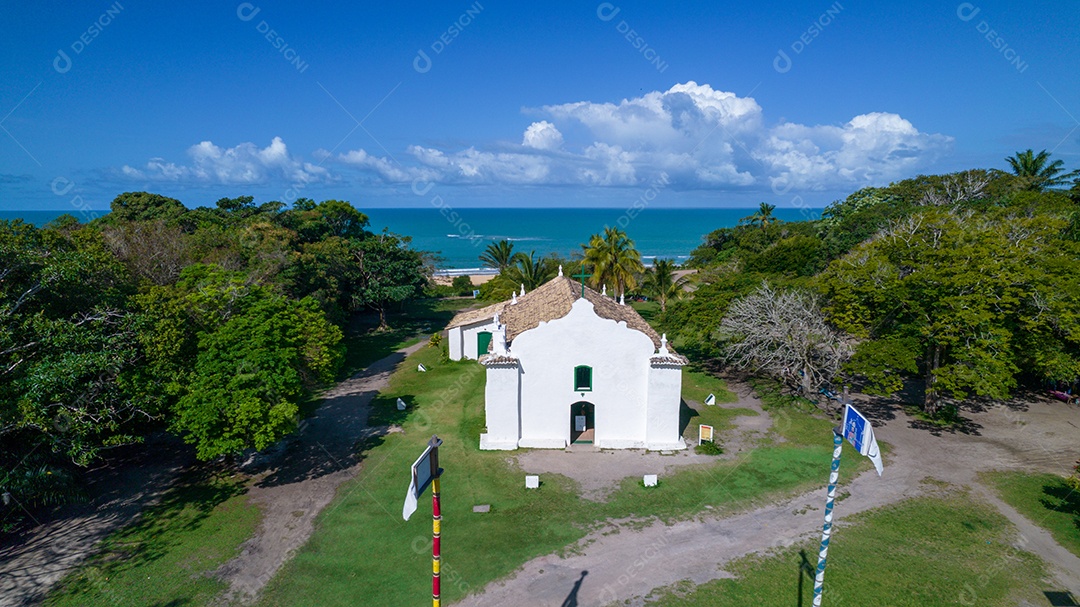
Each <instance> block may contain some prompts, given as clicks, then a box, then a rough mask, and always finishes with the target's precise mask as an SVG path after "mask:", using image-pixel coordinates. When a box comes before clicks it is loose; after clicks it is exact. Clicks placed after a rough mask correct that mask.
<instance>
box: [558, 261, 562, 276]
mask: <svg viewBox="0 0 1080 607" xmlns="http://www.w3.org/2000/svg"><path fill="white" fill-rule="evenodd" d="M559 276H562V264H559Z"/></svg>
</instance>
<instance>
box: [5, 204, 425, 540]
mask: <svg viewBox="0 0 1080 607" xmlns="http://www.w3.org/2000/svg"><path fill="white" fill-rule="evenodd" d="M367 227H368V220H367V217H366V216H365V215H364V214H363V213H361V212H360V211H358V210H357V209H355V208H354V207H353V206H352V205H351V204H349V203H347V202H343V201H337V200H327V201H323V202H320V203H315V202H314V201H312V200H307V199H301V200H298V201H297V202H296V203H295V204H294V205H293V206H292V208H289V209H285V208H284V205H282V204H281V203H277V202H271V203H266V204H262V205H256V204H255V203H254V201H253V199H252V198H251V197H249V196H245V197H239V198H223V199H221V200H219V201H218V202H217V204H216V205H215V206H214V207H200V208H196V209H188V208H186V207H185V206H184V205H183V204H182V203H181V202H180V201H178V200H176V199H173V198H167V197H164V196H159V195H156V194H149V193H146V192H133V193H131V192H129V193H125V194H121V195H120V196H118V197H117V198H116V199H115V200H114V201H113V203H112V212H111V213H109V214H108V215H106V216H104V217H102V218H99V219H97V220H95V221H93V222H91V223H89V224H80V223H78V221H76V220H75V219H74V218H73V217H71V216H62V217H60V218H58V219H56V220H55V221H53V222H52V223H51V224H49V225H47V226H45V227H43V228H37V227H34V226H33V225H30V224H27V223H24V222H22V221H19V220H15V221H3V222H0V259H2V260H3V261H2V262H0V469H3V470H4V476H3V477H0V492H2V493H3V494H4V495H5V498H4V500H3V502H2V503H0V509H2V510H3V515H4V516H3V521H4V523H3V524H4V526H5V527H10V526H11V525H12V524H13V522H14V521H16V520H18V517H19V515H20V514H22V513H24V512H27V511H29V510H32V509H33V508H34V507H37V506H42V505H52V504H56V503H61V502H64V501H70V500H72V499H77V498H78V496H79V492H78V484H77V482H75V481H77V479H78V476H79V474H80V471H81V470H83V469H85V468H86V467H87V466H89V465H91V464H92V463H94V462H95V461H96V460H97V459H98V458H100V457H101V456H102V454H103V453H105V452H107V451H108V450H111V449H114V448H117V447H120V446H124V445H130V444H133V443H139V442H141V441H142V440H143V439H144V437H146V436H148V435H150V434H152V433H156V432H162V431H166V432H170V433H172V434H175V435H177V436H180V437H182V438H183V440H184V441H186V442H188V443H190V444H192V445H193V446H194V448H195V451H196V454H197V456H198V457H199V458H201V459H213V458H217V457H220V456H232V455H236V454H239V453H241V452H243V451H244V450H248V449H263V448H265V447H267V446H269V445H271V444H273V443H274V442H275V441H277V440H279V439H281V438H282V437H284V436H286V435H287V434H289V433H290V432H292V431H293V430H294V429H295V427H296V424H297V421H298V419H299V415H300V411H301V406H302V405H303V404H304V402H305V401H306V400H307V399H308V398H309V395H310V394H311V391H312V390H313V389H315V388H316V387H318V386H320V385H324V384H326V383H327V382H330V381H332V380H333V379H334V378H335V377H336V374H337V372H338V370H339V368H340V365H341V363H342V360H343V359H344V357H345V352H344V348H343V345H342V337H343V329H348V325H349V322H350V319H351V318H352V317H354V316H355V315H356V314H357V313H358V312H362V311H371V312H372V314H373V315H375V316H376V317H377V318H378V325H377V326H378V328H381V329H382V330H384V331H388V330H389V327H388V321H387V318H388V316H387V314H388V310H392V309H394V308H396V307H397V306H400V305H402V304H403V303H404V302H406V301H409V300H411V299H414V298H416V297H418V296H420V295H422V293H423V290H424V288H425V286H426V285H427V281H428V278H427V277H428V276H429V271H428V268H427V267H426V266H427V260H426V258H425V256H424V255H423V254H422V253H420V252H418V251H414V250H412V249H410V248H409V246H408V243H409V241H408V238H407V237H401V236H397V235H394V234H389V233H379V234H376V233H372V232H370V231H368V229H367ZM356 357H357V353H356V352H353V353H350V356H349V358H350V359H355V358H356Z"/></svg>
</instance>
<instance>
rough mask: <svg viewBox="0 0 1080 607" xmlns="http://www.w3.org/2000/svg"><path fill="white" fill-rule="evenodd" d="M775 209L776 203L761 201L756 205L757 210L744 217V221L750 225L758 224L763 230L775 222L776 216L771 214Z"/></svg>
mask: <svg viewBox="0 0 1080 607" xmlns="http://www.w3.org/2000/svg"><path fill="white" fill-rule="evenodd" d="M775 210H776V205H774V204H769V203H767V202H763V203H761V204H760V205H758V210H757V211H756V212H755V213H754V214H753V215H751V216H749V217H747V218H746V222H747V223H749V224H750V225H755V224H757V225H760V226H761V229H762V230H764V229H765V228H766V227H768V226H769V225H770V224H773V223H776V221H777V219H776V216H775V215H773V211H775Z"/></svg>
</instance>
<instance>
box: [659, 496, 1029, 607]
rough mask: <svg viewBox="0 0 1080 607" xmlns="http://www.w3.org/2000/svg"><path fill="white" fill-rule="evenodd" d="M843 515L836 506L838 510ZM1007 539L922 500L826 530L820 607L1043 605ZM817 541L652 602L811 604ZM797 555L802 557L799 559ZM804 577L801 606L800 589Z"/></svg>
mask: <svg viewBox="0 0 1080 607" xmlns="http://www.w3.org/2000/svg"><path fill="white" fill-rule="evenodd" d="M841 507H842V506H841ZM1014 539H1015V530H1014V529H1013V528H1012V526H1011V525H1010V524H1009V522H1008V521H1007V520H1006V519H1005V518H1004V517H1003V516H1001V515H1000V514H998V513H997V512H996V511H995V510H993V508H991V507H989V506H986V505H984V504H980V503H978V502H973V501H972V500H971V499H970V498H969V497H968V496H967V495H966V494H960V493H957V494H953V495H949V496H944V497H925V498H917V499H912V500H908V501H906V502H902V503H900V504H897V505H895V506H891V507H887V508H883V509H879V510H875V511H871V512H867V513H863V514H861V515H857V516H855V517H852V518H851V519H849V520H846V521H845V522H844V524H843V525H841V526H839V527H836V528H834V534H833V539H832V542H831V543H830V545H829V559H828V568H827V569H826V572H825V592H824V594H823V596H822V598H823V601H822V603H823V604H826V605H834V606H835V605H843V606H862V605H889V606H890V607H905V606H911V607H933V606H936V605H941V606H944V605H957V604H960V605H980V606H987V607H991V606H996V605H1001V606H1005V605H1008V606H1012V605H1016V604H1017V603H1018V602H1019V600H1021V599H1028V600H1031V601H1032V604H1039V605H1042V604H1046V603H1045V600H1046V599H1045V598H1044V597H1043V595H1042V593H1041V592H1040V590H1041V589H1042V587H1043V586H1042V584H1040V580H1042V578H1043V576H1044V575H1045V570H1044V565H1043V563H1042V561H1041V560H1040V559H1039V558H1038V557H1036V556H1034V555H1032V554H1030V553H1027V552H1022V551H1019V550H1017V549H1015V548H1013V547H1012V544H1011V542H1012V541H1013V540H1014ZM817 550H818V540H817V539H814V540H808V541H804V542H801V543H800V544H798V545H796V546H793V547H791V548H789V549H786V550H783V551H781V552H779V553H777V554H774V555H771V556H766V557H760V556H757V557H748V558H745V559H742V560H740V561H737V562H735V563H731V564H729V565H728V566H727V567H726V570H727V571H729V572H730V573H733V574H734V575H735V576H736V578H735V579H724V580H714V581H712V582H709V583H706V584H703V585H701V586H698V587H694V586H693V585H692V584H689V583H684V584H678V585H676V586H675V587H673V588H668V589H665V590H663V591H660V592H657V593H655V594H654V596H653V597H651V598H652V602H650V603H649V604H650V605H662V606H664V607H695V606H702V607H704V606H706V605H708V606H709V607H724V606H729V605H730V606H732V607H746V606H747V605H753V606H754V607H772V606H775V607H792V606H793V605H807V606H809V605H810V604H811V601H812V598H813V588H814V581H813V576H812V575H800V573H799V571H800V563H801V562H802V555H805V558H806V559H807V562H808V563H809V566H810V567H816V566H817ZM800 551H802V554H800ZM800 577H802V597H801V599H800V597H799V596H798V595H799V592H798V590H799V579H800Z"/></svg>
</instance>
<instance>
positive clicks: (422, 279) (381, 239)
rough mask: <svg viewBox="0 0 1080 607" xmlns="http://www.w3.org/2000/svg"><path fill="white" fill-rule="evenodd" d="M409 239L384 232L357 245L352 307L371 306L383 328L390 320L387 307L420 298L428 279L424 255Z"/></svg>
mask: <svg viewBox="0 0 1080 607" xmlns="http://www.w3.org/2000/svg"><path fill="white" fill-rule="evenodd" d="M408 244H409V238H408V237H402V236H397V235H394V234H390V233H388V232H383V233H382V234H378V235H376V236H373V237H371V238H368V239H366V240H362V241H360V242H359V243H357V244H356V245H355V246H354V248H353V256H354V258H355V264H356V265H355V272H356V280H355V283H354V286H353V290H352V298H353V302H352V303H353V305H352V309H357V308H360V307H370V308H372V309H374V310H375V311H377V312H378V313H379V328H380V329H386V328H388V327H389V325H387V323H386V308H387V306H389V305H392V304H400V303H402V302H404V301H405V300H407V299H409V298H412V297H418V296H420V295H421V294H422V293H423V292H424V287H425V286H426V285H427V282H428V278H427V277H428V271H427V268H426V267H425V263H424V256H423V255H422V254H421V253H420V252H418V251H414V250H412V249H410V248H409V247H408Z"/></svg>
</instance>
